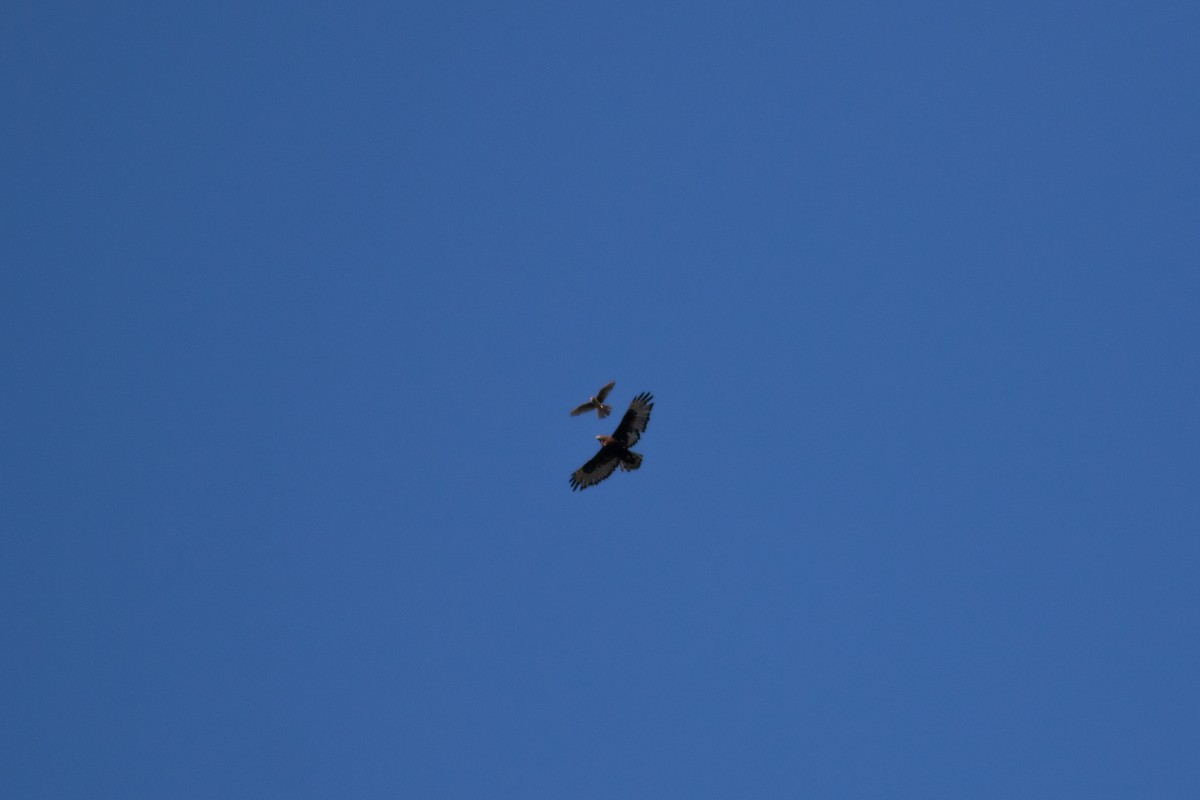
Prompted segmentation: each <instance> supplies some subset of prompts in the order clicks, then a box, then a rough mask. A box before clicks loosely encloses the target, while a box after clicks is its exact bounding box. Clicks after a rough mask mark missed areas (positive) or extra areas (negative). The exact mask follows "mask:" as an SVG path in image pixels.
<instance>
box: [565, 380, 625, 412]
mask: <svg viewBox="0 0 1200 800" xmlns="http://www.w3.org/2000/svg"><path fill="white" fill-rule="evenodd" d="M616 385H617V382H616V381H612V382H611V383H608V384H607V385H605V387H604V388H603V389H601V390H600V391H598V392H596V394H595V395H594V396H593V397H592V398H591V399H590V400H588V401H587V402H586V403H584V404H583V405H581V406H576V407H575V408H573V409H571V416H572V417H578V416H579V415H580V414H582V413H584V412H585V411H591V410H592V409H593V408H594V409H596V416H598V417H599V418H600V419H604V418H605V417H607V416H608V415H609V414H611V413H612V406H610V405H605V403H604V398H606V397H608V393H609V392H611V391H612V388H613V387H614V386H616Z"/></svg>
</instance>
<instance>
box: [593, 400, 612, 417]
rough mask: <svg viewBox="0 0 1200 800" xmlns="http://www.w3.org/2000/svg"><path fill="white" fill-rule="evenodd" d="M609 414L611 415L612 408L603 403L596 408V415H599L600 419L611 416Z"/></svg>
mask: <svg viewBox="0 0 1200 800" xmlns="http://www.w3.org/2000/svg"><path fill="white" fill-rule="evenodd" d="M611 413H612V406H609V405H605V404H604V403H601V404H600V405H599V406H598V407H597V408H596V414H598V415H599V417H600V419H604V418H605V417H607V416H608V415H609V414H611Z"/></svg>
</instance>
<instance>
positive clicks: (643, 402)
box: [571, 392, 654, 491]
mask: <svg viewBox="0 0 1200 800" xmlns="http://www.w3.org/2000/svg"><path fill="white" fill-rule="evenodd" d="M652 408H654V395H652V394H650V393H649V392H642V393H641V394H639V395H638V396H637V397H635V398H633V402H631V403H630V404H629V410H628V411H626V412H625V416H623V417H621V424H620V425H618V426H617V429H616V430H615V431H613V432H612V436H597V437H596V438H597V439H599V440H600V452H599V453H596V455H594V456H592V460H591V461H589V462H587V463H586V464H584V465H583V466H582V467H580V468H579V469H577V470H575V472H574V474H572V475H571V491H576V490H583V489H586V488H588V487H589V486H595V485H596V484H597V483H599V482H600V481H602V480H604V479H605V478H607V477H608V476H609V475H612V474H613V471H614V470H615V469H616V468H617V467H618V466H620V467H621V469H623V470H625V471H627V472H633V471H634V470H635V469H637V468H638V467H640V466H641V465H642V454H641V453H635V452H633V451H632V450H630V449H629V448H631V447H633V446H634V445H635V444H637V440H638V439H640V438H641V437H642V432H643V431H645V430H646V424H647V423H649V422H650V410H651V409H652Z"/></svg>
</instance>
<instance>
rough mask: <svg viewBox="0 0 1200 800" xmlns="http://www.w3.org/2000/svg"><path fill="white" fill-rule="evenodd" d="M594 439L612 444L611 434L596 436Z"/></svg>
mask: <svg viewBox="0 0 1200 800" xmlns="http://www.w3.org/2000/svg"><path fill="white" fill-rule="evenodd" d="M596 440H597V441H599V442H600V444H612V443H613V438H612V437H611V436H597V437H596Z"/></svg>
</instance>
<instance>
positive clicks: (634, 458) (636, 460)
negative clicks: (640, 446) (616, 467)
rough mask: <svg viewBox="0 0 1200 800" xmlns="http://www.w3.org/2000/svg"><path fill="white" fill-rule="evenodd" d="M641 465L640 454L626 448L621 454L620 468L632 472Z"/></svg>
mask: <svg viewBox="0 0 1200 800" xmlns="http://www.w3.org/2000/svg"><path fill="white" fill-rule="evenodd" d="M641 465H642V454H641V453H635V452H633V451H632V450H626V451H625V452H624V453H622V454H621V469H623V470H625V471H626V472H633V471H634V470H635V469H637V468H638V467H640V466H641Z"/></svg>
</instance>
